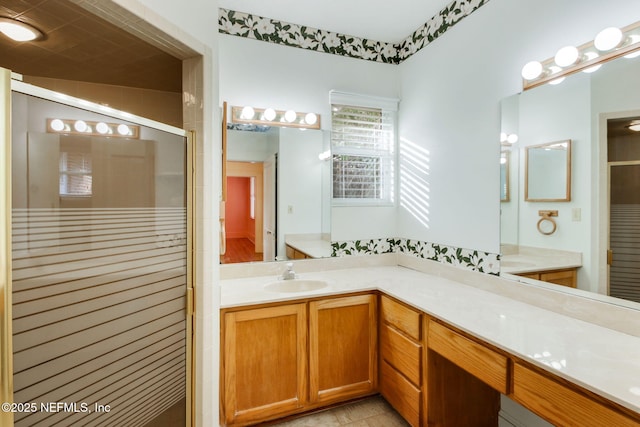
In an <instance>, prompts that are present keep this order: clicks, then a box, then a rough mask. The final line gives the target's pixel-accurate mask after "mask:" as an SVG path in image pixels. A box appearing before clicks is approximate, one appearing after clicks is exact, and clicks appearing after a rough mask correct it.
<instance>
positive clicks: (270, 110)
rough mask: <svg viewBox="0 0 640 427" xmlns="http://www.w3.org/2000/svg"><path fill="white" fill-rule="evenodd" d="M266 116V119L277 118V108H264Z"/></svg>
mask: <svg viewBox="0 0 640 427" xmlns="http://www.w3.org/2000/svg"><path fill="white" fill-rule="evenodd" d="M264 118H265V120H268V121H271V120H273V119H275V118H276V110H274V109H273V108H267V109H266V110H264Z"/></svg>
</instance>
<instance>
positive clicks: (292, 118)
mask: <svg viewBox="0 0 640 427" xmlns="http://www.w3.org/2000/svg"><path fill="white" fill-rule="evenodd" d="M297 116H298V115H297V114H296V112H295V111H293V110H287V112H286V113H284V119H285V120H286V121H288V122H289V123H293V122H294V121H295V119H296V117H297Z"/></svg>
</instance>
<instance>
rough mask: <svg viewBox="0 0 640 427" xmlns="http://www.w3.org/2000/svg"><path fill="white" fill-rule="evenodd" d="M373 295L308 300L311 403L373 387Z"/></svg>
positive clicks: (338, 398) (331, 400)
mask: <svg viewBox="0 0 640 427" xmlns="http://www.w3.org/2000/svg"><path fill="white" fill-rule="evenodd" d="M376 325H377V304H376V296H375V295H371V294H368V295H356V296H347V297H342V298H332V299H324V300H319V301H311V302H310V303H309V373H310V376H309V388H310V394H309V396H310V401H311V403H312V404H322V405H324V404H330V403H335V402H340V401H344V400H347V399H350V398H354V397H360V396H365V395H367V394H372V393H375V392H376V390H377V353H378V348H377V331H376Z"/></svg>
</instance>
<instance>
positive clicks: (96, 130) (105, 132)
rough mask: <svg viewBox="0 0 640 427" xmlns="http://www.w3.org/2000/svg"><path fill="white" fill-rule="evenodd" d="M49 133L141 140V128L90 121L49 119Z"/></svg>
mask: <svg viewBox="0 0 640 427" xmlns="http://www.w3.org/2000/svg"><path fill="white" fill-rule="evenodd" d="M47 132H48V133H60V134H65V135H85V136H106V137H109V138H129V139H139V138H140V126H136V125H127V124H124V123H106V122H94V121H90V120H71V119H47Z"/></svg>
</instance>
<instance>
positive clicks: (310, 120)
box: [304, 113, 318, 125]
mask: <svg viewBox="0 0 640 427" xmlns="http://www.w3.org/2000/svg"><path fill="white" fill-rule="evenodd" d="M304 121H305V122H307V124H308V125H315V124H316V122H317V121H318V116H316V114H315V113H307V114H306V115H305V116H304Z"/></svg>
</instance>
